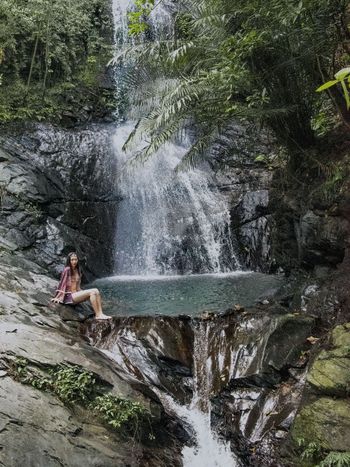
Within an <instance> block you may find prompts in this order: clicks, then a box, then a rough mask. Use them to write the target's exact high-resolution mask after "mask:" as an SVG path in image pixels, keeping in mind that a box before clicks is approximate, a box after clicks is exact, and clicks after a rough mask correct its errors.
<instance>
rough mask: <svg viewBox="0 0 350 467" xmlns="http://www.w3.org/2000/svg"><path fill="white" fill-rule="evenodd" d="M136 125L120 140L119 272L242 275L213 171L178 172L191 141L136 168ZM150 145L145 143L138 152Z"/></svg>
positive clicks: (121, 24) (122, 38) (122, 18)
mask: <svg viewBox="0 0 350 467" xmlns="http://www.w3.org/2000/svg"><path fill="white" fill-rule="evenodd" d="M129 3H130V2H129V1H128V0H123V1H122V2H119V1H118V2H117V1H114V7H113V12H114V21H115V31H116V33H115V42H116V47H117V48H118V47H120V45H122V44H123V43H125V42H127V41H128V39H127V34H126V23H127V21H126V16H127V11H128V7H129ZM158 11H159V16H160V19H159V18H158ZM155 13H156V14H153V17H152V30H153V33H154V34H155V35H156V34H157V31H158V32H159V31H161V30H162V28H163V27H162V24H163V23H164V17H166V12H164V9H163V10H162V9H161V8H159V9H155ZM158 19H159V20H158ZM130 66H132V64H131V63H126V64H123V65H122V66H121V65H118V66H116V67H115V82H116V87H117V98H118V99H119V100H120V97H121V95H122V94H123V92H125V88H124V84H123V76H124V74H125V68H129V67H130ZM123 90H124V91H123ZM121 100H122V99H121ZM133 127H134V125H133V122H126V123H123V124H121V125H120V126H119V127H118V128H117V129H116V131H115V134H114V138H113V145H114V150H115V154H116V158H117V162H118V166H119V172H120V178H119V181H118V186H119V188H120V195H121V198H122V200H121V202H120V205H119V210H118V216H117V229H116V232H117V233H116V251H117V254H116V267H115V270H116V273H117V274H119V275H159V274H178V273H180V274H184V273H185V274H191V273H208V272H209V273H218V272H228V271H232V270H234V269H237V268H238V266H239V264H238V260H237V258H236V256H235V254H234V249H233V245H232V238H231V235H230V214H229V208H228V205H227V200H226V199H225V198H224V197H223V196H222V195H221V193H220V192H219V191H218V190H217V189H216V188H215V183H214V181H213V176H212V174H211V171H210V168H209V166H205V167H201V169H197V170H190V171H187V172H180V173H176V172H175V171H174V169H175V167H176V166H177V165H178V164H179V162H180V161H181V159H182V157H183V156H184V154H185V153H186V151H187V150H188V148H189V144H188V143H187V142H186V141H185V140H183V141H182V143H181V144H178V143H177V144H175V143H174V142H169V143H167V144H166V145H164V146H163V147H162V148H161V149H160V150H159V151H158V152H157V153H156V154H154V156H152V157H151V158H150V160H148V161H146V162H145V163H144V164H143V165H141V164H134V165H133V166H132V168H131V169H130V170H128V169H127V162H128V161H129V160H130V159H132V158H133V157H134V155H135V149H134V150H132V151H129V152H125V151H123V150H122V147H123V144H124V143H125V141H126V139H127V137H128V135H129V134H130V133H131V131H132V129H133ZM144 143H145V142H142V141H140V142H139V145H140V146H138V147H142V145H144Z"/></svg>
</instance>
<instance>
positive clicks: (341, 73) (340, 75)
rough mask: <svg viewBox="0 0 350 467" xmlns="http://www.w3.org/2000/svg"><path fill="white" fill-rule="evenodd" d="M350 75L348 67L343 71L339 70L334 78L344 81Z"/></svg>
mask: <svg viewBox="0 0 350 467" xmlns="http://www.w3.org/2000/svg"><path fill="white" fill-rule="evenodd" d="M348 74H350V67H346V68H342V69H341V70H339V71H338V72H337V73H336V74H335V75H334V77H335V78H336V79H337V80H339V81H341V80H342V79H344V78H345V76H347V75H348Z"/></svg>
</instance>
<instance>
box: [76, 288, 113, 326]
mask: <svg viewBox="0 0 350 467" xmlns="http://www.w3.org/2000/svg"><path fill="white" fill-rule="evenodd" d="M72 298H73V302H74V303H81V302H85V301H86V300H90V302H91V305H92V308H93V310H94V312H95V315H96V318H97V319H106V318H108V316H106V315H105V314H103V311H102V302H101V296H100V292H99V290H98V289H87V290H80V291H79V292H74V293H72Z"/></svg>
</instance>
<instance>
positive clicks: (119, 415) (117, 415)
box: [90, 394, 150, 435]
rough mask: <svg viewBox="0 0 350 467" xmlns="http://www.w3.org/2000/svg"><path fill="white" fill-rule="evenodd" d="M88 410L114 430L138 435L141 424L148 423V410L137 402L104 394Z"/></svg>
mask: <svg viewBox="0 0 350 467" xmlns="http://www.w3.org/2000/svg"><path fill="white" fill-rule="evenodd" d="M90 408H91V409H92V410H93V411H94V412H97V413H99V414H100V415H101V416H102V418H103V420H104V421H105V422H107V423H108V425H111V426H112V427H113V428H115V429H116V430H121V431H126V432H129V433H133V434H134V435H135V434H136V435H137V434H139V431H140V427H141V425H142V424H143V423H145V422H147V421H149V416H150V414H149V412H148V410H147V409H146V408H145V407H144V406H143V405H142V404H140V403H139V402H133V401H130V400H128V399H125V398H123V397H119V396H113V395H111V394H106V395H104V396H99V397H96V399H95V400H94V401H93V402H92V403H91V404H90Z"/></svg>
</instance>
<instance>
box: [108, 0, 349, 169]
mask: <svg viewBox="0 0 350 467" xmlns="http://www.w3.org/2000/svg"><path fill="white" fill-rule="evenodd" d="M139 3H140V1H139ZM141 3H142V1H141ZM143 3H145V2H143ZM179 5H180V7H179V10H178V11H177V13H176V15H175V19H174V28H173V31H172V33H171V35H170V36H169V35H168V37H163V38H158V39H156V40H153V39H152V37H151V35H150V34H148V35H147V36H146V35H144V34H140V35H139V42H138V43H135V40H134V43H133V44H132V45H131V46H129V47H126V49H125V50H124V51H123V52H121V53H120V54H118V56H116V57H115V61H119V60H123V59H124V58H125V57H126V56H130V54H132V56H133V57H134V60H135V61H136V64H137V74H130V75H129V81H130V86H129V87H130V89H132V90H133V91H132V94H133V96H132V98H133V101H134V103H135V104H136V106H137V111H136V112H135V111H134V110H133V113H132V115H131V116H132V117H134V118H137V119H138V121H137V125H136V127H135V131H134V132H133V133H132V134H131V135H130V138H129V140H128V142H127V145H130V144H131V142H132V140H133V139H134V137H135V136H137V135H140V134H147V135H148V139H149V143H148V144H147V146H146V147H145V148H144V150H143V151H142V153H141V154H139V156H140V157H141V158H147V157H148V156H150V155H151V154H152V153H153V152H154V151H155V150H157V149H158V148H159V147H160V146H161V145H162V144H163V143H164V142H165V141H167V140H169V139H170V138H171V137H172V136H173V135H176V134H177V132H178V131H179V130H181V129H182V128H184V127H186V125H187V124H188V123H189V122H190V123H191V125H193V124H195V126H196V134H197V140H196V141H195V142H194V144H193V145H192V148H191V149H190V150H189V152H188V154H187V156H186V157H185V159H184V160H183V163H184V164H187V165H188V164H189V165H194V164H195V163H196V160H197V159H199V160H200V159H201V157H202V156H203V154H204V153H205V149H206V148H208V146H210V145H213V144H215V143H217V142H218V141H220V138H221V136H222V135H223V134H225V131H227V128H228V127H229V126H230V125H231V124H232V121H233V120H234V119H239V120H244V121H253V122H255V123H258V124H261V125H266V126H267V127H268V128H270V129H272V130H273V132H274V133H275V135H276V136H277V138H278V139H279V141H280V142H282V143H283V144H284V145H285V146H287V147H288V148H289V149H292V151H291V152H290V153H293V151H294V152H297V151H298V149H299V148H300V147H303V148H307V147H308V146H311V145H313V144H314V142H315V139H316V138H317V126H319V125H316V128H315V122H316V123H317V122H319V120H320V118H319V115H324V109H325V108H326V109H327V112H328V108H329V106H330V102H333V104H332V105H334V106H335V108H336V109H337V110H338V111H339V114H340V115H341V117H342V118H343V119H344V121H345V122H346V123H347V124H348V123H349V121H350V115H349V112H348V110H347V109H346V106H345V105H344V104H345V101H344V99H343V96H342V92H341V88H340V87H339V86H334V87H332V88H330V89H329V93H330V98H331V100H330V99H329V97H327V95H326V94H325V93H316V92H315V90H316V88H317V87H319V86H320V85H321V84H322V83H324V82H325V81H326V80H327V79H329V78H330V77H332V76H334V74H335V72H336V71H337V70H339V69H340V68H342V67H344V66H345V65H346V64H347V63H348V62H349V58H350V56H349V53H350V47H349V40H350V32H349V18H348V16H349V9H348V1H347V0H297V1H296V0H294V1H291V2H288V1H286V0H271V1H269V2H266V1H264V0H250V1H249V2H247V1H246V0H186V1H182V2H179ZM139 7H140V5H139ZM137 20H138V21H142V20H141V16H139V17H138V18H137ZM132 27H133V29H132V30H131V32H132V33H133V31H134V29H135V25H133V26H132ZM323 127H325V125H323Z"/></svg>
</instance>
